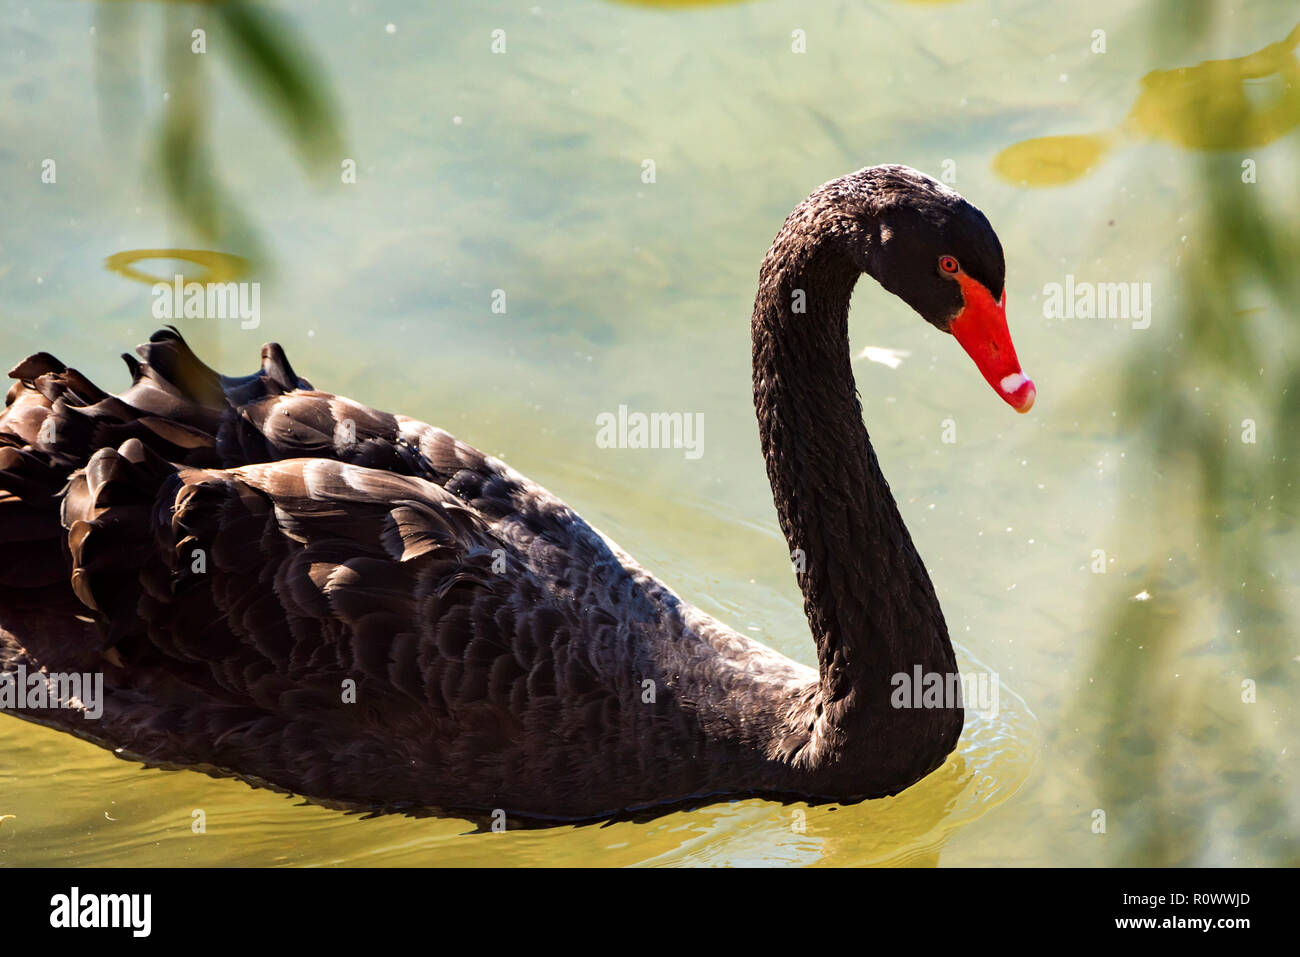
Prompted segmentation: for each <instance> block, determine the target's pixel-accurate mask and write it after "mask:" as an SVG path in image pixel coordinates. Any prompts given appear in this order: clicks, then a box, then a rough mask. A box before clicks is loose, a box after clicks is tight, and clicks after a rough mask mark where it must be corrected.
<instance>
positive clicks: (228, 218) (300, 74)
mask: <svg viewBox="0 0 1300 957" xmlns="http://www.w3.org/2000/svg"><path fill="white" fill-rule="evenodd" d="M140 7H141V5H140V4H137V3H135V2H132V0H114V2H111V3H102V4H99V5H98V6H97V9H96V21H95V27H96V29H95V33H96V46H95V53H96V56H95V76H96V84H97V88H98V91H99V97H100V100H101V103H102V105H103V106H104V109H103V110H102V114H101V115H103V116H104V117H105V122H106V124H107V125H108V126H109V129H108V133H109V136H110V138H111V139H113V140H116V141H118V142H122V141H123V140H124V139H127V138H129V137H130V136H131V135H132V130H131V129H130V126H131V124H133V123H135V122H136V118H138V117H139V116H141V115H143V114H144V112H145V110H144V108H143V101H142V96H141V92H140V91H141V87H142V83H141V80H140V76H139V72H138V70H139V67H138V56H139V51H140V48H141V46H142V40H141V37H140V20H141V16H140ZM161 18H162V61H161V62H162V70H163V78H164V82H165V88H166V94H167V95H166V98H165V101H164V107H163V112H162V119H161V123H160V128H159V131H158V147H157V154H158V162H159V166H160V169H161V172H162V181H163V184H164V187H165V189H166V195H167V198H168V200H169V202H170V204H171V206H172V208H173V210H174V212H175V213H176V215H177V216H178V218H179V219H180V220H181V221H182V222H183V223H184V224H186V225H187V226H188V227H190V228H191V229H193V230H194V232H195V233H196V234H197V235H198V236H199V237H201V238H202V239H204V240H205V241H207V242H210V243H212V244H214V245H219V246H224V247H226V248H235V249H238V250H239V251H240V252H241V253H243V254H244V255H245V256H247V257H248V258H249V259H251V260H252V261H253V262H254V263H257V264H261V265H265V261H266V256H265V251H264V249H263V247H262V244H261V241H260V239H259V238H258V233H257V230H256V228H255V227H254V225H253V224H252V222H250V221H249V220H248V219H247V218H246V217H245V216H244V215H243V213H241V211H240V208H239V204H238V202H237V201H236V200H235V199H234V198H233V197H232V196H230V195H229V193H228V191H227V190H226V189H225V187H224V186H223V185H222V183H221V181H220V179H219V177H218V176H217V173H216V169H217V165H218V164H217V162H216V160H217V156H216V154H215V153H214V150H213V147H212V137H211V133H210V128H209V127H210V120H211V117H212V116H213V115H214V112H215V111H214V110H213V109H212V106H211V102H210V101H211V91H210V89H209V77H208V70H209V69H210V67H209V64H208V58H209V57H217V58H227V59H228V60H229V61H230V62H229V66H230V68H231V72H232V73H233V74H234V75H235V76H236V77H238V78H239V80H240V81H241V82H243V83H244V84H245V85H246V86H247V88H248V89H249V92H250V93H251V94H252V96H253V97H254V99H255V100H256V101H257V102H258V103H260V104H262V105H263V106H264V107H266V108H267V109H268V110H269V111H271V112H272V113H273V114H274V115H275V117H276V119H277V121H278V122H277V125H278V126H279V127H280V128H281V129H282V130H283V131H284V134H285V136H286V137H287V138H288V139H289V141H290V143H291V144H292V146H293V147H294V149H295V151H296V153H297V154H298V157H299V160H300V162H301V163H302V165H303V168H304V169H305V170H307V171H308V172H309V173H313V174H321V173H323V172H324V171H326V170H329V169H335V168H337V166H336V164H337V162H338V160H339V157H340V156H341V155H342V135H341V133H340V129H339V120H338V109H337V107H336V105H335V101H334V98H333V96H332V94H331V93H330V86H329V83H328V81H327V78H326V76H325V74H324V72H323V71H322V70H320V69H319V68H318V67H317V66H316V65H315V63H314V60H313V58H312V56H311V55H310V54H309V52H308V51H307V47H306V44H305V42H304V41H303V40H302V38H301V37H300V36H299V35H298V33H297V31H296V30H295V28H294V27H293V24H292V22H290V21H289V20H287V19H286V18H284V17H282V16H280V15H278V14H276V13H275V12H273V11H272V10H270V9H268V7H267V6H266V5H263V4H255V3H246V2H223V0H212V2H208V3H198V4H166V5H165V6H164V8H163V10H162V17H161ZM195 30H203V31H204V33H205V45H206V52H204V53H203V54H202V55H198V54H196V53H195V52H194V51H193V47H192V44H193V37H192V34H193V31H195Z"/></svg>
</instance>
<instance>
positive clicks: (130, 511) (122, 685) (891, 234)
mask: <svg viewBox="0 0 1300 957" xmlns="http://www.w3.org/2000/svg"><path fill="white" fill-rule="evenodd" d="M1004 271H1005V270H1004V263H1003V258H1002V249H1001V246H1000V244H999V242H998V239H997V236H996V234H995V233H994V232H993V229H992V227H990V225H989V223H988V220H987V219H986V218H985V217H984V215H983V214H982V213H981V212H980V211H979V210H978V209H976V208H975V207H974V206H972V205H971V204H970V203H968V202H967V201H966V200H965V199H963V198H962V197H961V196H960V195H958V194H957V193H955V192H954V191H952V190H951V189H948V188H947V187H945V186H943V185H941V184H939V183H937V182H935V181H934V180H932V179H930V178H929V177H926V176H924V175H922V174H920V173H918V172H916V171H914V170H911V169H908V168H907V167H902V166H879V167H873V168H870V169H864V170H861V171H859V172H856V173H853V174H851V175H849V176H845V177H843V178H841V179H837V180H834V181H832V182H829V183H827V184H825V185H824V186H822V187H821V188H819V189H818V190H817V191H816V192H814V193H813V194H812V195H811V196H809V197H808V198H807V199H806V200H805V201H804V202H802V203H801V204H800V205H799V206H798V207H797V208H796V209H795V210H794V212H793V213H791V215H790V217H789V218H788V219H787V220H786V222H785V225H784V226H783V227H782V229H781V231H780V232H779V233H778V234H777V237H776V239H775V241H774V242H773V244H772V247H771V249H770V250H769V251H768V253H767V256H766V258H765V259H764V261H763V264H762V269H761V272H760V276H759V289H758V295H757V298H756V300H755V304H754V314H753V327H752V335H753V362H754V376H753V381H754V405H755V408H756V410H757V414H758V423H759V436H760V439H761V443H762V450H763V455H764V456H765V458H766V461H767V471H768V477H769V478H770V480H771V484H772V490H773V495H774V498H775V501H776V509H777V514H778V516H779V518H780V524H781V528H782V530H783V531H784V533H785V536H786V538H787V539H788V541H789V545H790V548H791V550H792V554H793V555H794V556H796V563H795V564H796V567H797V568H798V569H799V570H798V573H797V577H798V582H799V585H800V587H801V588H802V590H803V594H804V601H805V609H806V612H807V616H808V622H809V625H810V627H811V630H812V635H813V638H814V639H815V640H816V643H817V658H818V665H819V668H818V670H817V671H815V672H814V671H813V670H812V669H810V668H807V667H805V666H803V665H800V664H797V663H796V662H794V661H792V660H790V659H788V658H786V657H784V656H783V655H780V654H778V653H776V652H775V651H772V650H771V649H769V648H767V647H765V646H764V645H761V644H759V643H757V642H755V641H753V640H751V639H749V638H747V637H745V636H743V635H741V634H738V633H737V632H735V631H733V630H732V629H730V628H728V627H727V626H726V625H723V624H722V623H720V622H718V621H715V620H714V619H713V618H711V617H710V616H709V615H707V614H705V613H703V612H702V611H700V610H699V609H697V608H694V607H693V606H691V605H689V604H687V603H686V602H684V601H682V600H681V599H680V598H678V597H677V595H675V594H674V593H673V592H672V591H671V590H670V589H668V588H667V587H666V586H665V585H663V584H662V583H661V582H660V581H659V580H658V579H656V578H655V577H654V576H653V575H651V574H649V573H648V572H646V571H645V570H644V569H642V568H641V567H640V566H639V565H637V564H636V562H635V561H633V560H632V559H631V558H630V557H629V556H628V555H627V554H625V553H624V552H623V551H621V550H620V549H619V548H618V546H616V545H615V544H614V543H613V542H611V541H610V540H609V539H607V538H605V537H604V536H603V535H601V534H600V533H599V532H597V531H596V530H594V529H593V528H591V526H589V525H588V524H587V523H586V522H584V521H583V520H582V519H581V518H580V517H578V515H576V514H575V513H574V512H573V511H572V510H570V509H569V508H568V507H566V506H565V505H564V503H563V502H561V501H560V500H559V499H557V498H555V497H554V496H553V495H551V494H550V493H549V492H547V491H546V490H545V489H543V488H541V487H540V486H538V485H536V484H534V483H533V482H530V481H529V480H528V479H527V478H525V477H524V476H522V475H520V474H519V473H518V472H516V471H514V469H512V468H510V467H508V466H506V465H505V464H504V463H502V462H501V461H499V460H497V459H494V458H492V457H491V456H487V455H484V454H483V453H481V452H478V451H476V450H475V449H473V448H471V447H470V446H468V445H466V444H464V443H463V442H460V441H458V440H457V439H455V438H453V437H452V436H451V435H449V434H447V433H446V432H443V431H441V430H439V429H436V428H433V427H432V426H429V425H426V424H424V423H422V422H418V421H415V420H413V419H409V418H406V417H403V416H400V415H390V414H388V413H386V412H379V411H376V410H374V409H370V408H367V407H366V406H363V405H360V404H358V403H356V402H353V401H351V400H349V399H345V398H342V397H340V396H335V395H332V394H330V393H328V392H320V391H318V390H316V389H314V388H312V386H311V385H310V384H309V383H307V382H306V381H305V380H303V379H301V378H299V377H298V376H297V375H296V374H295V373H294V371H293V369H292V368H291V367H290V365H289V362H288V360H287V358H286V357H285V354H284V352H283V351H282V350H281V348H280V347H279V346H278V345H275V344H270V345H266V346H263V348H262V367H261V370H260V371H259V372H256V373H254V374H253V375H249V376H245V377H243V378H232V377H226V376H221V375H218V374H217V373H215V372H213V371H212V370H211V369H209V368H208V367H207V366H205V365H204V364H203V363H202V362H200V361H199V360H198V358H196V356H195V355H194V353H193V352H191V351H190V349H189V347H188V346H187V345H186V344H185V342H184V340H183V339H182V338H181V336H180V335H179V334H178V333H177V332H175V331H174V330H163V331H160V332H157V333H155V334H154V335H153V337H152V338H151V339H150V341H149V343H148V344H147V345H144V346H142V347H140V349H139V350H138V351H139V353H140V355H141V357H142V358H143V360H144V361H143V362H140V361H137V360H136V359H134V358H132V357H130V356H125V357H124V358H125V359H126V363H127V365H128V367H129V368H130V372H131V376H132V379H133V382H132V385H131V386H130V388H128V389H127V390H126V391H125V392H122V393H121V394H118V395H112V394H109V393H106V392H104V391H102V390H101V389H99V388H97V387H96V386H95V385H93V384H92V383H91V382H90V381H88V380H87V379H86V378H85V377H83V376H82V375H80V374H79V373H78V372H77V371H76V370H74V369H70V368H67V367H66V366H64V365H63V364H62V363H61V362H59V361H58V360H57V359H55V358H54V357H53V356H51V355H49V354H47V353H37V354H36V355H33V356H30V357H29V358H27V359H24V360H23V361H22V362H20V363H19V364H18V366H17V367H16V368H15V369H14V370H13V371H12V372H11V373H10V376H11V377H13V378H15V379H17V380H18V381H17V382H16V383H15V384H14V385H13V386H12V387H11V388H10V390H9V394H8V401H7V406H6V408H5V410H4V412H3V414H2V415H0V690H3V689H4V685H5V683H6V682H7V683H8V688H9V692H10V695H11V697H13V693H14V692H15V691H18V692H19V694H18V696H17V698H16V703H14V702H11V703H10V705H9V708H10V709H11V710H13V712H14V713H15V714H17V715H18V716H20V717H23V718H26V719H29V720H32V721H36V722H39V723H41V724H45V725H47V726H51V727H55V728H58V729H60V730H62V731H66V732H71V733H73V734H76V735H78V736H80V737H83V738H86V739H89V740H91V741H93V742H95V743H97V744H100V745H102V746H104V747H108V748H111V749H113V750H114V751H115V752H116V753H117V754H119V755H120V756H123V757H125V758H128V759H132V760H137V761H142V762H144V763H147V764H150V765H154V766H159V767H168V768H178V767H186V768H194V769H198V770H203V771H206V772H208V773H210V774H214V775H231V776H235V777H238V778H241V779H243V780H245V781H247V782H249V783H251V784H254V785H258V786H265V787H272V788H275V789H277V790H281V791H289V792H293V793H296V794H298V795H301V796H303V797H306V798H308V799H311V800H313V801H317V802H320V803H325V804H329V805H331V806H341V807H345V808H352V809H370V810H376V811H388V810H406V811H408V812H411V813H415V811H416V810H434V811H437V810H443V811H468V812H474V813H479V814H483V813H489V812H493V811H496V810H497V809H500V810H502V811H504V812H506V814H507V815H510V816H514V817H517V818H520V819H523V820H525V821H526V820H532V819H539V820H555V819H560V820H582V819H594V818H601V817H607V816H610V815H613V814H619V813H624V812H629V811H634V810H637V809H646V808H651V807H654V806H660V805H674V804H681V803H684V802H695V801H700V800H702V799H704V798H707V797H710V796H715V795H735V794H766V795H771V796H774V797H784V798H792V797H793V798H801V799H805V800H809V801H840V802H849V801H857V800H862V799H866V798H874V797H881V796H885V795H891V794H895V793H897V792H898V791H901V790H902V789H904V788H906V787H908V786H909V785H911V784H912V783H914V782H915V781H917V780H919V779H920V778H922V777H924V776H925V775H926V774H928V773H930V772H931V771H933V770H935V769H936V768H938V767H939V766H940V765H941V764H942V762H943V761H944V758H945V757H946V755H948V754H949V752H951V751H952V749H953V748H954V747H955V746H956V743H957V739H958V736H959V735H960V733H961V729H962V722H963V716H964V713H963V710H962V707H961V704H960V701H959V700H958V701H956V702H953V701H951V700H948V699H945V701H944V702H942V703H941V704H940V706H938V707H920V708H918V707H895V706H894V702H892V701H891V694H892V693H893V692H894V690H895V687H896V686H895V684H894V682H893V680H892V679H893V676H895V675H898V674H904V675H908V676H911V675H913V674H915V673H916V672H915V669H917V668H919V669H920V670H921V673H924V674H926V675H929V674H937V675H941V676H955V675H956V673H957V665H956V660H955V658H954V655H953V649H952V646H951V644H950V643H949V640H948V634H947V628H946V626H945V624H944V619H943V615H942V613H941V612H940V609H939V602H938V600H937V598H936V597H935V593H934V589H933V587H932V586H931V584H930V578H929V576H928V574H927V572H926V570H925V566H924V565H923V564H922V562H921V559H920V557H919V556H918V555H917V552H916V550H915V548H914V546H913V544H912V540H911V538H910V536H909V535H908V532H907V529H906V527H905V526H904V524H903V521H902V519H901V518H900V516H899V513H898V509H897V507H896V506H895V503H894V499H893V497H892V496H891V494H890V491H889V487H888V485H887V484H886V482H885V479H884V477H883V476H882V475H881V472H880V468H879V466H878V465H877V462H876V456H875V454H874V452H873V451H872V448H871V445H870V442H869V441H868V437H867V431H866V428H865V427H864V425H863V421H862V415H861V408H860V405H859V401H858V397H857V392H856V389H855V387H854V379H853V373H852V370H851V366H850V357H849V346H848V331H847V329H848V326H847V317H848V310H849V297H850V295H851V293H852V291H853V287H854V284H855V283H856V282H857V279H858V277H859V275H860V274H862V273H863V272H866V273H868V274H870V275H871V276H873V277H875V278H876V279H877V280H878V281H879V282H880V284H881V285H883V286H884V287H885V288H886V289H887V290H889V291H890V292H892V293H894V294H896V295H898V296H900V297H901V298H902V299H903V300H904V301H906V302H907V303H908V304H909V305H910V306H912V307H913V308H914V309H915V310H916V311H917V312H918V313H920V315H921V316H922V317H924V318H925V319H926V320H928V321H929V322H930V323H932V324H933V325H935V326H936V327H938V328H939V329H940V330H943V331H945V332H950V333H952V334H953V335H954V336H955V337H956V338H957V340H958V341H959V342H960V343H961V345H962V346H963V347H964V348H965V349H966V351H967V352H968V353H970V355H971V356H972V357H973V358H974V359H975V361H976V363H977V364H978V366H979V369H980V371H981V372H982V373H983V375H984V376H985V378H986V379H988V381H989V382H990V383H991V384H992V385H993V386H994V388H995V390H997V391H998V393H999V394H1000V395H1001V396H1002V398H1003V399H1005V400H1006V401H1007V402H1008V403H1009V404H1010V405H1012V406H1013V407H1014V408H1016V409H1017V410H1019V411H1022V412H1023V411H1026V410H1028V408H1029V407H1030V405H1031V404H1032V402H1033V399H1034V394H1035V393H1034V386H1033V383H1032V382H1030V381H1029V380H1028V379H1027V378H1026V377H1025V376H1024V374H1023V372H1022V371H1021V368H1020V365H1019V362H1018V361H1017V359H1016V354H1015V351H1014V349H1013V347H1012V344H1011V340H1010V337H1009V335H1008V332H1007V325H1006V317H1005V313H1004V304H1005V298H1004V294H1003V279H1004ZM80 673H102V675H103V693H102V699H101V700H100V702H99V703H98V705H96V706H95V709H96V710H98V711H100V712H101V713H100V714H98V715H97V716H96V717H95V718H94V719H93V720H90V719H88V718H87V717H86V715H85V714H83V713H82V710H80V709H82V708H83V707H85V705H86V702H85V700H84V698H85V695H83V696H82V698H81V699H77V698H74V697H73V696H72V695H71V694H67V693H64V692H66V691H67V689H68V688H70V687H72V686H71V685H68V684H63V685H60V681H66V680H67V676H69V675H72V674H80ZM20 676H22V677H24V678H25V680H24V681H23V682H22V683H21V684H20V682H19V681H18V680H17V679H18V678H19V677H20ZM42 684H44V686H45V688H46V689H47V690H48V694H45V695H44V697H45V698H46V699H47V700H46V701H45V702H44V706H42V701H41V700H40V698H34V697H32V691H33V689H34V688H36V687H37V686H38V685H42ZM24 689H25V690H26V691H27V692H28V693H27V694H26V695H23V694H22V693H21V692H22V691H23V690H24ZM60 689H62V690H60Z"/></svg>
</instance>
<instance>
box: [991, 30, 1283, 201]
mask: <svg viewBox="0 0 1300 957" xmlns="http://www.w3.org/2000/svg"><path fill="white" fill-rule="evenodd" d="M1298 45H1300V24H1297V25H1296V27H1295V29H1294V30H1292V31H1291V33H1290V34H1289V35H1288V36H1287V37H1286V38H1285V39H1284V40H1281V41H1279V42H1277V43H1270V44H1269V45H1268V46H1266V47H1264V48H1263V49H1262V50H1257V51H1256V52H1254V53H1251V54H1248V55H1246V56H1242V57H1237V58H1235V59H1231V60H1206V61H1205V62H1203V63H1199V64H1197V65H1196V66H1192V67H1182V68H1179V69H1176V70H1154V71H1152V72H1151V73H1148V74H1147V75H1146V76H1144V77H1143V78H1142V80H1141V92H1140V93H1139V94H1138V98H1137V101H1136V102H1135V103H1134V104H1133V108H1132V109H1131V110H1129V113H1128V116H1127V117H1126V118H1125V120H1124V122H1123V123H1122V124H1121V125H1120V126H1119V127H1118V128H1117V129H1115V130H1111V131H1109V132H1105V133H1095V134H1084V135H1075V136H1041V137H1036V138H1034V139H1029V140H1024V141H1022V142H1020V143H1016V144H1014V145H1012V146H1009V147H1007V148H1006V149H1004V150H1003V151H1002V152H1001V153H999V154H998V155H997V156H996V157H995V158H994V160H993V170H994V172H996V173H997V174H998V175H999V176H1000V177H1002V178H1003V179H1004V180H1007V181H1008V182H1011V183H1015V184H1017V185H1024V186H1057V185H1060V184H1061V183H1068V182H1070V181H1071V180H1075V179H1078V178H1079V177H1081V176H1083V175H1084V174H1086V173H1088V172H1091V171H1092V170H1093V169H1094V168H1096V166H1097V165H1098V164H1099V163H1100V162H1101V161H1102V160H1103V159H1104V158H1105V155H1106V153H1107V152H1109V151H1110V150H1111V149H1112V148H1113V147H1114V146H1115V145H1116V144H1118V143H1120V142H1123V141H1124V140H1126V139H1127V140H1129V141H1132V140H1136V139H1141V138H1145V137H1151V138H1155V139H1161V140H1164V141H1165V142H1168V143H1173V144H1174V145H1176V146H1182V147H1185V148H1187V149H1196V150H1227V149H1243V148H1249V147H1256V146H1265V145H1267V144H1269V143H1272V142H1273V141H1274V140H1276V139H1278V138H1280V137H1282V136H1285V135H1286V134H1287V133H1289V132H1291V131H1292V130H1293V129H1295V128H1296V126H1297V125H1300V61H1297V59H1296V57H1295V49H1296V47H1297V46H1298Z"/></svg>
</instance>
